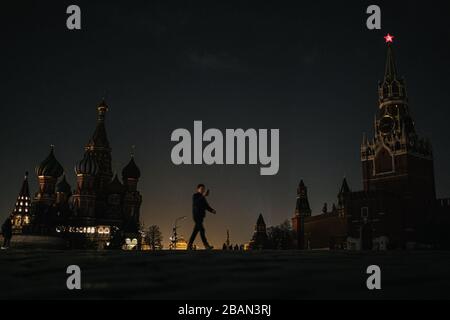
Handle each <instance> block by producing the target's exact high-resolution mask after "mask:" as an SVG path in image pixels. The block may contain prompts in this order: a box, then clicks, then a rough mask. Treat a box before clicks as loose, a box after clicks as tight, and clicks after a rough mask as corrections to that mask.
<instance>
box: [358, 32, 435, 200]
mask: <svg viewBox="0 0 450 320" xmlns="http://www.w3.org/2000/svg"><path fill="white" fill-rule="evenodd" d="M388 37H389V36H388ZM386 41H387V42H388V47H387V57H386V66H385V72H384V79H383V81H382V82H380V83H379V86H378V97H379V100H378V102H379V108H378V113H377V114H376V116H375V121H374V127H375V128H374V129H375V135H374V137H373V139H370V140H369V139H367V137H366V136H365V135H364V137H363V142H362V144H361V162H362V170H363V184H364V190H365V191H373V190H377V191H378V190H382V191H387V192H392V193H394V194H397V195H400V196H402V197H406V198H411V199H422V200H423V201H424V202H428V203H429V202H431V201H433V200H434V199H435V197H436V194H435V184H434V169H433V153H432V148H431V144H430V141H429V140H428V139H424V138H421V137H419V135H418V134H417V133H416V128H415V123H414V121H413V119H412V117H411V114H410V109H409V101H408V95H407V91H406V84H405V80H404V79H403V78H401V77H399V75H398V72H397V66H396V62H395V58H394V52H393V48H392V44H391V42H392V38H390V40H388V39H387V38H386Z"/></svg>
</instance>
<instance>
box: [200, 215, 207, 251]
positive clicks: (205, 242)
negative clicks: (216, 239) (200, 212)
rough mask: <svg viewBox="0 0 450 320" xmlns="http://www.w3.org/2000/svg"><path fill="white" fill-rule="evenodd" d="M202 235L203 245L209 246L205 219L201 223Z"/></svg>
mask: <svg viewBox="0 0 450 320" xmlns="http://www.w3.org/2000/svg"><path fill="white" fill-rule="evenodd" d="M199 231H200V237H201V238H202V242H203V245H204V246H205V248H209V243H208V240H207V239H206V233H205V227H204V226H203V221H202V222H201V223H200V224H199Z"/></svg>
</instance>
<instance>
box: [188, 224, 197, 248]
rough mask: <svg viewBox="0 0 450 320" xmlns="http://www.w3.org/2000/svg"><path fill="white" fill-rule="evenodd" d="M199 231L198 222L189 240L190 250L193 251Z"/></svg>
mask: <svg viewBox="0 0 450 320" xmlns="http://www.w3.org/2000/svg"><path fill="white" fill-rule="evenodd" d="M198 231H199V229H198V224H197V222H196V223H195V226H194V230H192V235H191V238H190V239H189V243H188V249H192V245H193V244H194V241H195V238H196V237H197V233H198Z"/></svg>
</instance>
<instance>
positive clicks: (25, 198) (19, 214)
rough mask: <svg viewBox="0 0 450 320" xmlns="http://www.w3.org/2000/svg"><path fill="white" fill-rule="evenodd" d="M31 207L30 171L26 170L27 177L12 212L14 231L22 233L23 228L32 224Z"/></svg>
mask: <svg viewBox="0 0 450 320" xmlns="http://www.w3.org/2000/svg"><path fill="white" fill-rule="evenodd" d="M30 209H31V198H30V188H29V186H28V172H25V178H24V179H23V182H22V187H21V188H20V192H19V196H18V197H17V200H16V205H15V206H14V210H13V212H12V213H11V219H12V223H13V231H14V233H21V232H22V228H23V227H25V226H28V225H29V224H30V215H31V212H30Z"/></svg>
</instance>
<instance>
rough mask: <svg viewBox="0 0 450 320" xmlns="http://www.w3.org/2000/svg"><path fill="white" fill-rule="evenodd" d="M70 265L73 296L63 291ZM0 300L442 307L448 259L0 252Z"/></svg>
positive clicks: (438, 255)
mask: <svg viewBox="0 0 450 320" xmlns="http://www.w3.org/2000/svg"><path fill="white" fill-rule="evenodd" d="M73 264H75V265H79V266H80V268H81V270H82V290H80V291H69V290H67V288H66V278H67V275H66V268H67V266H69V265H73ZM372 264H377V265H379V266H380V267H381V271H382V277H381V282H382V290H379V291H369V290H368V289H367V288H366V279H367V277H368V275H366V268H367V266H369V265H372ZM0 298H2V299H25V298H26V299H35V298H36V299H101V298H113V299H181V300H185V299H407V298H413V299H432V298H440V299H449V298H450V252H405V251H401V252H387V253H356V252H295V251H285V252H283V251H267V252H222V251H212V252H205V251H197V252H169V251H161V252H157V253H152V252H121V251H118V252H95V251H38V250H23V251H14V250H12V251H0Z"/></svg>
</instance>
